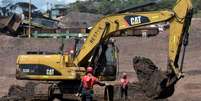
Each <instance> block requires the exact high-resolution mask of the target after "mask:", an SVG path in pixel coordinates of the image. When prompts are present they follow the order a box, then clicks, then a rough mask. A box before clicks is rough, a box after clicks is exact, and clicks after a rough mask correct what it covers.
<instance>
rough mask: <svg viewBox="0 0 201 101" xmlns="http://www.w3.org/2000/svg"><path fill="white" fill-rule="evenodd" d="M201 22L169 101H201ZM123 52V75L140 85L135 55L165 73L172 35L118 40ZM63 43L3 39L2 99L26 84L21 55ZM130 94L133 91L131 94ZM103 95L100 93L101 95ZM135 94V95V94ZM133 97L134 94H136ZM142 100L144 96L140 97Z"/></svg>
mask: <svg viewBox="0 0 201 101" xmlns="http://www.w3.org/2000/svg"><path fill="white" fill-rule="evenodd" d="M200 26H201V19H194V20H193V22H192V28H191V32H190V40H189V46H188V48H187V51H186V57H185V62H184V74H185V77H184V78H183V79H181V80H180V81H179V82H178V83H177V85H176V88H175V93H174V94H173V95H172V96H171V97H169V98H168V99H166V100H168V101H199V100H200V99H201V62H200V61H201V47H200V46H201V41H200V40H201V28H200ZM115 39H116V40H117V41H116V44H117V45H118V47H119V49H120V53H119V57H120V58H119V59H120V63H119V64H120V72H127V73H128V74H129V80H130V81H131V82H137V81H138V80H137V77H136V74H135V71H134V70H133V66H132V58H133V57H134V56H144V57H148V58H150V59H151V60H152V61H153V62H154V63H155V64H156V65H157V66H158V67H160V69H161V70H166V66H167V45H168V43H167V42H168V34H167V33H160V34H159V35H158V36H156V37H151V38H137V37H118V38H115ZM59 46H60V44H59V40H54V39H51V40H49V39H37V40H36V39H26V40H22V39H19V38H12V37H7V36H0V57H1V58H0V96H3V95H5V94H7V92H8V89H9V87H10V85H13V84H19V85H24V84H25V82H26V81H18V80H16V79H15V60H16V56H17V55H18V54H25V53H26V51H27V50H52V51H54V50H57V49H58V47H59ZM129 92H130V94H131V93H132V92H133V91H129ZM101 93H102V92H97V94H101ZM132 94H133V93H132ZM132 94H131V95H132ZM137 97H138V96H136V99H132V100H131V101H133V100H135V101H145V100H146V99H143V98H142V99H138V98H137ZM140 97H142V96H140Z"/></svg>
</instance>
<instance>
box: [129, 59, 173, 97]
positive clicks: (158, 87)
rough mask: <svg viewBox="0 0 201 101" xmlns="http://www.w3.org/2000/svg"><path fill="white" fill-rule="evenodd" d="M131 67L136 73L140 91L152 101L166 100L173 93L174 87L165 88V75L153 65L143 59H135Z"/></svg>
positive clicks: (148, 60)
mask: <svg viewBox="0 0 201 101" xmlns="http://www.w3.org/2000/svg"><path fill="white" fill-rule="evenodd" d="M133 67H134V69H135V71H136V73H137V77H138V79H139V83H140V84H141V89H142V90H143V91H144V92H145V94H146V96H147V97H149V98H153V99H158V98H167V97H169V96H171V95H172V94H173V93H174V85H172V86H171V87H167V86H166V83H167V80H168V78H167V76H166V73H164V72H162V71H160V70H159V69H158V67H157V66H155V65H154V63H153V62H152V61H151V60H150V59H148V58H144V57H135V58H134V59H133Z"/></svg>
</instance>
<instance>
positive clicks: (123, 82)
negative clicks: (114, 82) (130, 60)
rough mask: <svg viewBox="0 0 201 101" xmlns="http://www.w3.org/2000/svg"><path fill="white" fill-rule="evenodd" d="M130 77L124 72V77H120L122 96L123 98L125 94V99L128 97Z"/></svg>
mask: <svg viewBox="0 0 201 101" xmlns="http://www.w3.org/2000/svg"><path fill="white" fill-rule="evenodd" d="M128 83H129V81H128V78H127V74H126V73H123V76H122V78H121V79H120V84H121V98H123V96H125V100H127V97H128Z"/></svg>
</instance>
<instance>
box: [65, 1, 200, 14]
mask: <svg viewBox="0 0 201 101" xmlns="http://www.w3.org/2000/svg"><path fill="white" fill-rule="evenodd" d="M151 1H152V2H153V1H154V2H158V3H159V4H157V6H150V7H146V8H143V9H141V10H158V9H167V8H172V6H174V3H175V2H176V0H86V1H77V2H75V3H71V4H69V5H68V6H67V10H68V11H79V12H88V13H96V14H110V13H114V12H117V11H119V10H122V9H125V8H129V7H133V6H136V5H139V4H143V3H148V2H151ZM192 2H193V6H194V8H195V9H194V12H195V13H197V11H199V10H201V5H200V4H201V0H192Z"/></svg>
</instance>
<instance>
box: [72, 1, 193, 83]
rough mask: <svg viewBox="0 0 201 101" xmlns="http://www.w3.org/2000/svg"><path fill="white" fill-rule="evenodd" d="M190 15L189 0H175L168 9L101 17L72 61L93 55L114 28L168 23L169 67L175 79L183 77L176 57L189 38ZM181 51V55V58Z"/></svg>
mask: <svg viewBox="0 0 201 101" xmlns="http://www.w3.org/2000/svg"><path fill="white" fill-rule="evenodd" d="M191 18H192V4H191V0H177V2H176V5H175V7H174V8H173V9H172V10H171V11H154V12H135V13H120V14H113V15H108V16H105V17H103V18H102V19H100V20H99V21H98V22H97V23H96V24H95V25H94V27H93V29H92V30H91V31H90V33H89V36H88V37H87V39H86V41H85V43H84V44H83V47H82V48H81V50H80V52H79V54H78V55H77V57H75V59H74V64H75V65H76V66H80V65H82V64H84V63H87V62H88V60H89V59H90V57H91V56H92V51H93V50H94V49H95V47H97V45H99V43H101V41H103V40H105V39H107V38H109V37H110V36H111V35H112V34H115V32H116V31H119V30H126V29H130V28H136V27H141V26H146V25H151V24H155V23H161V22H169V23H170V28H169V49H168V68H170V71H171V72H173V73H174V74H175V75H176V78H175V79H176V80H177V79H179V78H180V77H181V76H182V64H183V63H182V64H181V66H180V67H179V65H178V60H179V55H180V51H181V47H182V43H183V42H184V41H187V40H188V29H189V26H190V22H191ZM183 58H184V54H183V55H182V61H183Z"/></svg>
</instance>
